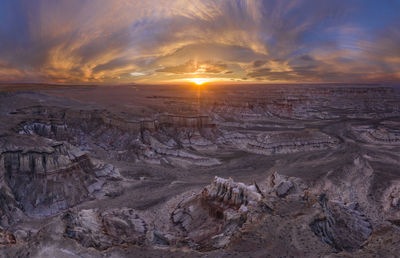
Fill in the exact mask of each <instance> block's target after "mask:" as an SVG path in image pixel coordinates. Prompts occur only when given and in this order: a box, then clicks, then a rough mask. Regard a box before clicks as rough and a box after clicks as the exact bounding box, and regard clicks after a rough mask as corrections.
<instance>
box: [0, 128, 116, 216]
mask: <svg viewBox="0 0 400 258" xmlns="http://www.w3.org/2000/svg"><path fill="white" fill-rule="evenodd" d="M39 142H40V144H39ZM21 143H23V144H22V145H21ZM2 146H3V147H2V149H1V150H0V174H1V178H2V180H1V184H2V185H3V187H2V195H1V198H2V199H3V200H4V202H3V204H4V205H5V206H7V205H8V206H7V207H4V209H2V210H3V211H8V212H11V213H12V211H13V210H16V209H15V208H10V207H9V206H10V205H12V204H13V203H14V205H15V203H16V204H17V205H16V206H17V207H19V208H21V209H22V210H23V211H24V212H25V213H27V214H29V215H37V216H48V215H51V214H55V213H58V212H59V211H61V210H64V209H67V208H69V207H72V206H74V205H76V204H78V203H80V202H82V201H83V200H85V199H86V198H87V197H88V196H89V195H91V194H93V193H94V192H95V191H98V190H100V189H101V186H102V185H103V184H104V183H105V181H106V180H107V179H108V178H110V179H111V178H112V179H116V178H119V177H120V176H119V172H118V170H117V169H116V168H114V167H112V166H111V165H105V164H103V163H101V162H99V161H92V160H91V159H90V157H89V156H88V155H87V153H85V152H82V151H80V150H79V149H77V148H75V147H73V146H72V145H70V144H68V143H65V142H64V143H62V142H55V141H52V140H48V139H44V138H37V137H34V138H32V137H23V136H20V137H17V138H8V139H7V141H5V142H4V141H3V145H2ZM7 200H8V201H7ZM6 213H7V212H6Z"/></svg>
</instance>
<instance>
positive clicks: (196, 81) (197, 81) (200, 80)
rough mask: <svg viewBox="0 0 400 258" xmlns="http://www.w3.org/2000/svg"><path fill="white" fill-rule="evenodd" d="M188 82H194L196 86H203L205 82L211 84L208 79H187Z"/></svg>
mask: <svg viewBox="0 0 400 258" xmlns="http://www.w3.org/2000/svg"><path fill="white" fill-rule="evenodd" d="M188 81H190V82H194V83H196V84H197V85H202V84H204V83H206V82H211V81H212V80H211V79H209V78H191V79H188Z"/></svg>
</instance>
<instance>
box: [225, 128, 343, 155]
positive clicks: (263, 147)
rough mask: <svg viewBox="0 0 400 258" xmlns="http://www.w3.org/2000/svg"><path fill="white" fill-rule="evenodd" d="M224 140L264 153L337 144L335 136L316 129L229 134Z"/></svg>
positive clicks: (336, 145)
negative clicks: (234, 135)
mask: <svg viewBox="0 0 400 258" xmlns="http://www.w3.org/2000/svg"><path fill="white" fill-rule="evenodd" d="M238 136H239V135H238ZM226 140H227V142H228V143H232V144H234V145H236V146H238V148H241V149H243V150H246V151H249V152H252V153H257V154H264V155H273V154H287V153H295V152H303V151H318V150H325V149H332V148H337V147H338V146H339V141H338V140H337V139H336V138H334V137H331V136H329V135H327V134H325V133H322V132H320V131H318V130H302V131H289V132H268V133H258V134H255V135H251V134H250V135H249V136H245V135H242V136H241V137H240V136H239V137H232V136H231V135H229V136H228V137H227V138H226Z"/></svg>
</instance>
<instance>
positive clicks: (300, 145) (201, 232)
mask: <svg viewBox="0 0 400 258" xmlns="http://www.w3.org/2000/svg"><path fill="white" fill-rule="evenodd" d="M399 167H400V94H399V92H398V91H397V89H396V87H394V86H393V85H341V84H330V85H316V84H315V85H314V84H313V85H231V86H228V85H203V86H193V85H178V86H172V85H131V86H64V85H54V86H52V85H21V84H17V85H2V86H0V206H1V209H0V256H1V257H398V255H399V254H400V169H399Z"/></svg>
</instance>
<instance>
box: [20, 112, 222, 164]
mask: <svg viewBox="0 0 400 258" xmlns="http://www.w3.org/2000/svg"><path fill="white" fill-rule="evenodd" d="M15 115H32V116H34V117H35V116H36V118H34V119H32V118H30V119H29V120H30V121H26V122H23V123H21V124H20V125H19V128H18V129H17V130H18V132H19V133H20V134H28V135H39V136H43V137H47V138H51V139H55V140H60V141H61V140H62V141H68V142H70V143H71V144H73V145H76V146H79V147H80V148H81V149H86V150H97V151H98V152H104V150H107V152H104V154H103V155H107V156H108V157H110V158H113V159H118V160H137V159H140V160H143V161H148V162H150V163H160V160H161V159H162V158H163V157H164V158H166V159H164V161H165V162H166V163H171V164H174V165H180V164H181V163H187V164H196V165H205V166H207V165H215V164H219V162H218V161H217V160H216V159H212V158H209V157H204V156H202V155H199V154H195V153H192V152H191V151H188V150H186V149H187V148H194V149H198V150H208V149H215V148H216V145H215V144H214V141H215V139H216V137H217V134H218V132H217V129H216V127H215V124H213V123H212V122H211V121H210V119H209V118H208V117H207V116H197V117H184V116H173V115H159V116H157V117H156V118H155V119H153V120H143V121H127V120H124V119H122V118H120V117H118V116H115V115H113V114H111V113H109V112H106V111H102V110H80V111H78V110H69V109H68V110H67V109H59V108H56V107H42V106H37V107H31V108H28V109H23V110H18V111H17V112H15ZM99 147H100V149H99Z"/></svg>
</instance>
